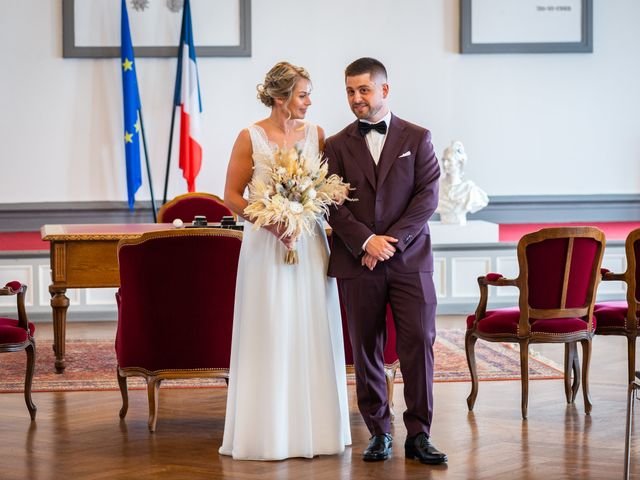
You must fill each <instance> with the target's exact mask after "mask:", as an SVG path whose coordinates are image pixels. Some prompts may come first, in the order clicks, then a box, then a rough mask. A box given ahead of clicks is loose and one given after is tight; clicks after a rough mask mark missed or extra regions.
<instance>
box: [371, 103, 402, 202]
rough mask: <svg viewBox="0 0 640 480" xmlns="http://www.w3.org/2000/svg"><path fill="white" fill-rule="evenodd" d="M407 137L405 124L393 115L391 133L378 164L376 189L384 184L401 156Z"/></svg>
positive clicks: (388, 135) (385, 142)
mask: <svg viewBox="0 0 640 480" xmlns="http://www.w3.org/2000/svg"><path fill="white" fill-rule="evenodd" d="M406 137H407V131H406V129H405V126H404V124H403V123H402V121H401V120H399V119H398V118H397V117H395V116H393V115H391V122H390V125H389V133H387V138H386V140H385V141H384V147H383V148H382V152H381V153H380V161H379V162H378V182H377V185H376V189H378V188H380V186H381V185H382V184H383V183H384V181H385V179H386V178H387V175H388V174H389V170H391V167H392V166H393V162H395V160H396V158H397V157H398V155H400V154H401V152H400V148H401V147H402V144H403V142H404V140H405V138H406Z"/></svg>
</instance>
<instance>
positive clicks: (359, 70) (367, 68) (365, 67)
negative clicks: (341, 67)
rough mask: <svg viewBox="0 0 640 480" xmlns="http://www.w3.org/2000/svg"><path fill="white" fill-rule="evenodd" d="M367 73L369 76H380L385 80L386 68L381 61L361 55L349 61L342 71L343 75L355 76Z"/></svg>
mask: <svg viewBox="0 0 640 480" xmlns="http://www.w3.org/2000/svg"><path fill="white" fill-rule="evenodd" d="M365 73H368V74H369V75H370V76H371V77H382V78H384V81H385V82H386V81H387V69H386V68H384V65H383V64H382V62H381V61H379V60H376V59H375V58H371V57H362V58H359V59H358V60H356V61H354V62H352V63H350V64H349V65H348V66H347V68H346V69H345V71H344V76H345V78H346V77H355V76H356V75H363V74H365Z"/></svg>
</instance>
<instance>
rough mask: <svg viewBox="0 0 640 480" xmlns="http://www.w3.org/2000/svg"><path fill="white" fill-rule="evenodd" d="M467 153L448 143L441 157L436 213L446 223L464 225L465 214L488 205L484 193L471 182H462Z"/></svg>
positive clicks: (455, 143) (459, 143)
mask: <svg viewBox="0 0 640 480" xmlns="http://www.w3.org/2000/svg"><path fill="white" fill-rule="evenodd" d="M466 163H467V154H466V153H465V151H464V145H462V142H460V141H455V142H452V143H451V145H450V146H449V147H447V148H446V149H445V150H444V154H443V155H442V167H441V168H442V175H441V177H440V194H439V197H438V208H437V210H436V213H439V214H440V221H441V222H442V223H446V224H454V225H466V224H467V213H468V212H471V213H475V212H477V211H478V210H480V209H482V208H484V207H486V206H487V204H488V203H489V198H488V197H487V194H486V193H485V192H484V190H482V189H481V188H480V187H478V186H477V185H476V184H475V183H473V182H472V181H471V180H463V179H462V177H464V167H465V165H466Z"/></svg>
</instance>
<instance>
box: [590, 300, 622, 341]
mask: <svg viewBox="0 0 640 480" xmlns="http://www.w3.org/2000/svg"><path fill="white" fill-rule="evenodd" d="M593 314H594V315H595V316H596V318H597V319H598V325H599V326H600V327H622V328H624V327H625V326H626V323H627V302H626V301H625V300H620V301H613V302H602V303H596V305H595V307H594V308H593ZM596 333H598V331H597V330H596Z"/></svg>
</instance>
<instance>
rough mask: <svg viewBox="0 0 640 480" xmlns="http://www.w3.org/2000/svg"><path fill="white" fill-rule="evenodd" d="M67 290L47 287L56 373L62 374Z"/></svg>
mask: <svg viewBox="0 0 640 480" xmlns="http://www.w3.org/2000/svg"><path fill="white" fill-rule="evenodd" d="M66 291H67V289H66V288H60V287H54V286H53V285H51V286H50V287H49V293H50V294H51V307H52V309H53V352H54V353H55V355H56V373H64V368H65V364H64V344H65V337H66V330H67V308H69V299H68V298H67V296H66V295H65V293H66Z"/></svg>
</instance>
